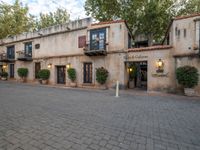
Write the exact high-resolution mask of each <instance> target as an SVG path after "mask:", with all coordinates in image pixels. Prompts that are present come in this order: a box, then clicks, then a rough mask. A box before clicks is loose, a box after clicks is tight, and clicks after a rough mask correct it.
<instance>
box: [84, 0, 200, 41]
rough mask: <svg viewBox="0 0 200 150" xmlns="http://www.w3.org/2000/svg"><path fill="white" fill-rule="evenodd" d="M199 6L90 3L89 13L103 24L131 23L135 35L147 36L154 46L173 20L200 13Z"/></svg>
mask: <svg viewBox="0 0 200 150" xmlns="http://www.w3.org/2000/svg"><path fill="white" fill-rule="evenodd" d="M199 5H200V3H199V0H189V1H188V0H181V1H180V0H109V2H108V1H107V0H86V3H85V10H86V13H87V15H91V16H93V17H94V18H95V19H97V20H99V21H107V20H111V19H124V20H127V23H128V25H129V27H130V29H131V30H132V31H133V33H134V35H140V34H145V35H146V37H147V38H148V41H149V45H151V44H152V41H153V39H154V40H156V41H158V42H159V41H161V39H162V37H163V36H164V33H165V30H166V28H167V26H168V24H169V22H170V20H171V19H172V18H173V17H175V16H177V15H182V14H187V13H191V12H200V11H199V7H200V6H199ZM194 6H195V7H194ZM194 10H195V11H194Z"/></svg>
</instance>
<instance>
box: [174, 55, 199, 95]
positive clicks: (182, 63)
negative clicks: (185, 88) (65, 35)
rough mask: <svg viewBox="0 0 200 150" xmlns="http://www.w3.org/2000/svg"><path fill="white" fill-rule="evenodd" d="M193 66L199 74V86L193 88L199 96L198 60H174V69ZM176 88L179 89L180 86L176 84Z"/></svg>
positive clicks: (186, 58)
mask: <svg viewBox="0 0 200 150" xmlns="http://www.w3.org/2000/svg"><path fill="white" fill-rule="evenodd" d="M185 65H189V66H194V67H196V68H197V69H198V72H199V84H198V86H196V87H195V91H196V93H197V94H198V95H199V96H200V58H188V57H184V58H176V68H178V67H181V66H185ZM177 87H178V88H181V87H180V85H178V84H177Z"/></svg>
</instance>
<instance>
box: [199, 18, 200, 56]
mask: <svg viewBox="0 0 200 150" xmlns="http://www.w3.org/2000/svg"><path fill="white" fill-rule="evenodd" d="M199 57H200V21H199Z"/></svg>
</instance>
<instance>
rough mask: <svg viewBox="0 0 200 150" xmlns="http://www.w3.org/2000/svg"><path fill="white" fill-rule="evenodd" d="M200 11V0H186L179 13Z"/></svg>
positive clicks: (185, 13)
mask: <svg viewBox="0 0 200 150" xmlns="http://www.w3.org/2000/svg"><path fill="white" fill-rule="evenodd" d="M199 12H200V2H199V0H189V1H187V0H185V5H184V7H183V8H182V9H181V10H180V11H179V15H183V14H184V15H187V14H192V13H199Z"/></svg>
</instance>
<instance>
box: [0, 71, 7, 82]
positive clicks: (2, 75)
mask: <svg viewBox="0 0 200 150" xmlns="http://www.w3.org/2000/svg"><path fill="white" fill-rule="evenodd" d="M7 78H8V73H7V72H2V73H1V80H3V81H5V80H7Z"/></svg>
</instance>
